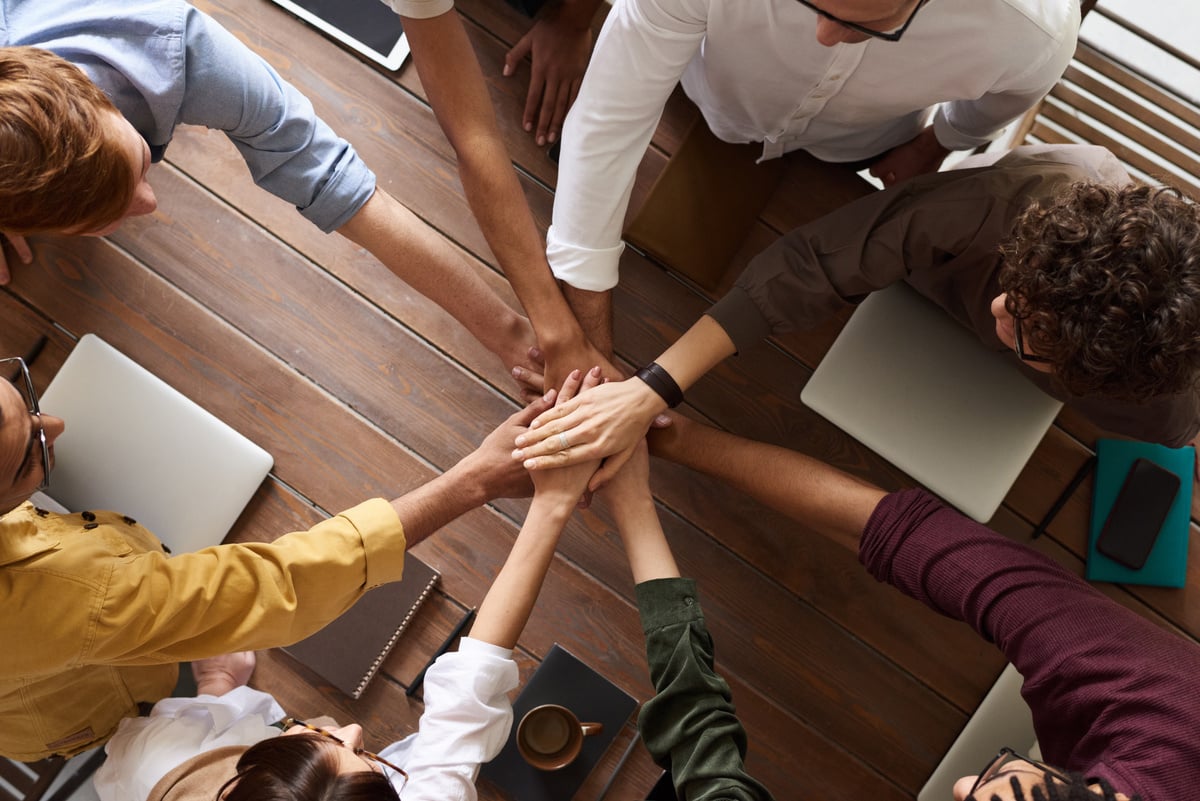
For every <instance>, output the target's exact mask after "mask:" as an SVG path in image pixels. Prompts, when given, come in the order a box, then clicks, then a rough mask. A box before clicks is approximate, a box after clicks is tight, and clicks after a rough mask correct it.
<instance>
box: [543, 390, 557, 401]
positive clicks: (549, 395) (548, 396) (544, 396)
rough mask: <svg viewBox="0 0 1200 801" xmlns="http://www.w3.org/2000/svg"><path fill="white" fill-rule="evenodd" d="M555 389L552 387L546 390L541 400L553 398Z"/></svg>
mask: <svg viewBox="0 0 1200 801" xmlns="http://www.w3.org/2000/svg"><path fill="white" fill-rule="evenodd" d="M555 391H556V390H553V389H548V390H546V394H545V395H543V396H542V400H544V401H546V402H547V403H549V402H550V401H552V400H554V393H555Z"/></svg>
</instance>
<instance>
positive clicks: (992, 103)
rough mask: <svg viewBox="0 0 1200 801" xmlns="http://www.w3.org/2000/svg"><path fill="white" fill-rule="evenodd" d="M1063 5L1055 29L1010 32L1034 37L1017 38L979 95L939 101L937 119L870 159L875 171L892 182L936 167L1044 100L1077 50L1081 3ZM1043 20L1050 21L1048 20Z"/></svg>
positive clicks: (983, 141) (988, 138) (885, 182)
mask: <svg viewBox="0 0 1200 801" xmlns="http://www.w3.org/2000/svg"><path fill="white" fill-rule="evenodd" d="M1059 8H1061V9H1062V11H1064V12H1065V13H1066V17H1065V18H1064V19H1063V20H1061V21H1059V22H1058V23H1057V30H1056V31H1053V32H1052V31H1049V30H1047V29H1046V28H1044V27H1039V28H1037V29H1034V28H1032V26H1031V27H1030V28H1024V26H1022V28H1023V31H1022V32H1018V31H1013V32H1012V35H1013V36H1019V37H1021V38H1023V39H1024V38H1029V39H1030V41H1029V42H1014V43H1013V46H1014V49H1013V53H1014V57H1013V59H1012V61H1013V63H1012V65H1011V67H1010V69H1009V70H1008V71H1007V73H1006V74H1004V75H1002V76H999V77H998V78H997V81H996V83H995V85H994V86H993V87H992V88H991V90H990V91H988V92H986V93H985V94H983V95H982V96H980V97H977V98H972V99H969V100H954V101H950V102H947V103H943V104H941V105H940V106H938V107H937V111H936V112H935V113H934V118H933V123H932V124H931V125H930V126H928V127H927V128H925V129H924V130H923V131H922V132H921V133H920V134H918V135H917V136H916V137H914V138H913V139H912V140H910V141H908V142H905V143H904V144H902V145H899V146H897V147H894V148H892V149H891V150H890V151H888V152H887V153H886V154H884V156H883V157H882V158H881V159H879V161H877V162H875V163H874V164H873V165H871V174H872V175H874V176H875V177H877V178H879V179H880V180H882V181H883V185H884V186H885V187H890V186H892V185H894V184H896V183H900V182H903V181H906V180H908V179H909V178H912V177H913V176H916V175H921V174H924V173H927V172H936V171H937V170H938V168H939V167H941V164H942V162H943V161H944V160H945V158H946V156H947V155H948V154H949V153H951V152H952V151H955V150H971V149H973V148H976V147H979V146H980V145H985V144H987V143H988V142H989V141H991V140H992V139H993V138H994V137H995V136H996V134H997V133H999V132H1000V130H1001V129H1002V128H1004V126H1006V125H1008V124H1009V123H1010V122H1012V121H1013V120H1015V119H1016V118H1017V117H1019V116H1021V115H1022V114H1024V113H1025V112H1026V111H1028V110H1029V109H1031V108H1033V107H1034V106H1035V105H1036V104H1037V103H1038V102H1040V101H1041V99H1042V98H1043V97H1045V96H1046V93H1047V92H1049V91H1050V90H1051V89H1052V88H1053V87H1054V84H1055V83H1057V82H1058V80H1059V78H1061V77H1062V74H1063V72H1064V71H1066V69H1067V65H1068V64H1070V62H1071V57H1072V55H1073V54H1074V52H1075V42H1076V34H1077V32H1078V30H1079V4H1078V3H1066V4H1062V5H1061V6H1060V7H1059ZM1057 11H1058V8H1053V9H1049V10H1047V11H1046V12H1045V13H1048V14H1053V13H1057ZM1023 22H1026V24H1028V23H1027V21H1025V20H1023ZM1045 22H1046V23H1047V24H1048V25H1049V20H1046V21H1045ZM997 35H998V36H999V37H1000V39H998V40H997V41H1002V40H1003V38H1004V34H1002V33H998V34H997ZM1033 42H1036V43H1037V44H1036V46H1035V45H1033V44H1032V43H1033ZM997 46H998V47H1003V46H1004V45H1002V44H998V45H997ZM1034 50H1036V52H1031V51H1034ZM1025 55H1030V56H1031V57H1030V58H1025V57H1024V56H1025Z"/></svg>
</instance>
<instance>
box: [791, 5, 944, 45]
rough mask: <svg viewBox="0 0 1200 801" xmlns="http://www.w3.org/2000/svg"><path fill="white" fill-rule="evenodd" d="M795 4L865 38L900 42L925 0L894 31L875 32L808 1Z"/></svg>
mask: <svg viewBox="0 0 1200 801" xmlns="http://www.w3.org/2000/svg"><path fill="white" fill-rule="evenodd" d="M796 2H797V3H799V4H800V5H802V6H804V7H805V8H810V9H812V10H813V11H815V12H816V13H817V14H819V15H821V16H822V17H824V18H825V19H827V20H829V21H830V22H836V23H837V24H838V25H841V26H842V27H843V28H849V29H850V30H852V31H856V32H858V33H861V34H863V35H865V36H870V37H872V38H873V39H882V40H884V41H885V42H898V41H900V37H901V36H903V35H904V32H905V31H907V30H908V26H909V25H912V21H913V20H914V19H916V18H917V12H918V11H920V10H921V6H923V5H925V2H926V0H921V1H920V2H919V3H917V4H916V6H914V7H913V10H912V13H911V14H909V15H908V19H906V20H905V21H904V24H903V25H901V26H900V27H899V28H897V29H896V30H894V31H877V30H875V29H874V28H868V27H866V26H865V25H859V24H858V23H857V22H850V21H849V20H844V19H842V18H841V17H837V16H834V15H833V14H830V13H829V12H828V11H825V10H824V9H822V8H820V7H818V6H816V5H814V4H812V3H810V2H808V0H796Z"/></svg>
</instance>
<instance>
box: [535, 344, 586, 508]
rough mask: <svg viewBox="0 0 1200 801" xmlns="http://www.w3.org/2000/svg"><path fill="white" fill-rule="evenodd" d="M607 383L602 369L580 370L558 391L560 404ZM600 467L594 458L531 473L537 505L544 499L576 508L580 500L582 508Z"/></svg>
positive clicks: (571, 375) (569, 377) (575, 371)
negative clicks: (588, 486) (586, 488)
mask: <svg viewBox="0 0 1200 801" xmlns="http://www.w3.org/2000/svg"><path fill="white" fill-rule="evenodd" d="M603 380H604V379H603V377H602V375H601V372H600V368H599V367H593V368H592V369H591V370H588V371H587V373H584V374H581V373H580V371H579V370H572V371H571V374H570V375H568V376H567V379H566V381H564V382H563V386H562V389H560V390H559V392H558V401H557V402H558V403H567V402H569V401H570V400H571V399H572V398H574V397H575V396H576V395H578V394H579V393H581V392H585V391H588V390H591V389H593V388H594V387H597V386H599V385H600V383H601V382H602V381H603ZM599 466H600V460H599V459H594V460H591V461H581V462H578V463H576V464H574V465H571V466H569V467H560V468H557V469H550V470H539V471H537V472H535V473H530V476H531V477H532V479H533V486H534V500H535V502H536V501H539V500H542V501H549V502H551V503H552V504H556V505H558V504H563V503H565V504H569V505H574V504H575V502H576V501H579V505H580V506H586V505H587V503H588V499H586V498H585V499H582V500H581V499H580V496H581V495H583V491H584V489H585V487H586V486H587V483H588V479H589V478H591V476H592V474H593V473H595V472H596V468H597V467H599Z"/></svg>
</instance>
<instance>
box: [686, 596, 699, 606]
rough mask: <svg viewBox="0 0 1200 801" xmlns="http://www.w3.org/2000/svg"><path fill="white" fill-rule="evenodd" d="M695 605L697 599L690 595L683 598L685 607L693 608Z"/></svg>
mask: <svg viewBox="0 0 1200 801" xmlns="http://www.w3.org/2000/svg"><path fill="white" fill-rule="evenodd" d="M695 603H696V599H695V598H693V597H692V596H690V595H685V596H683V605H684V606H692V605H694V604H695Z"/></svg>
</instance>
